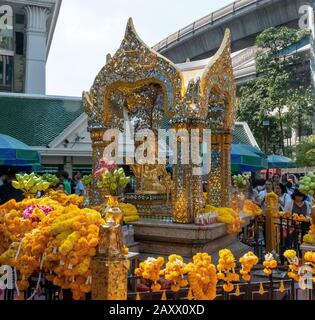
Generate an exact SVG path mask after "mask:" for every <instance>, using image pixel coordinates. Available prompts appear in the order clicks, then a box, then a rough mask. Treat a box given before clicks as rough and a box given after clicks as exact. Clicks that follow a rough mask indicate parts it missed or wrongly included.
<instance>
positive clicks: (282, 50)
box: [238, 27, 314, 154]
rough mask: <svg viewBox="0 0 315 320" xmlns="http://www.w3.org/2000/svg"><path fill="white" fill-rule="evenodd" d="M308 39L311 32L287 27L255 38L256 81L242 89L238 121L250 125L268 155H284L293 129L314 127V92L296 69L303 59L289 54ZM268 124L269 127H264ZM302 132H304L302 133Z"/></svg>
mask: <svg viewBox="0 0 315 320" xmlns="http://www.w3.org/2000/svg"><path fill="white" fill-rule="evenodd" d="M307 36H309V32H308V31H305V30H303V31H301V30H296V29H292V28H288V27H280V28H270V29H267V30H265V31H264V32H262V33H261V34H260V35H259V36H258V37H257V38H256V45H257V47H258V53H257V56H256V71H257V77H256V78H255V79H253V80H250V81H249V82H247V83H246V84H245V85H243V86H242V87H241V88H240V92H239V93H240V101H239V102H240V103H239V105H240V107H239V111H238V117H239V119H240V120H242V121H246V122H248V124H249V126H250V128H251V129H252V131H253V133H254V135H255V137H256V139H257V140H258V143H259V144H260V145H261V146H262V147H263V149H264V150H266V151H267V152H271V151H274V152H279V151H282V153H283V154H285V148H284V139H285V138H286V137H288V135H289V133H290V132H291V129H292V128H299V129H301V124H303V125H304V126H305V124H309V125H310V126H311V120H310V118H311V117H310V115H311V114H312V113H313V112H314V98H313V92H312V90H311V89H310V88H309V87H308V85H307V83H305V79H304V78H305V77H304V75H303V74H302V76H301V77H300V78H298V75H299V74H301V72H298V70H297V68H299V67H300V65H301V62H302V59H303V57H302V56H301V55H300V54H290V50H288V49H292V46H294V45H296V44H297V43H299V41H301V40H302V39H304V38H305V37H307ZM264 120H269V121H270V126H269V127H268V128H264V127H263V121H264ZM300 132H301V130H300Z"/></svg>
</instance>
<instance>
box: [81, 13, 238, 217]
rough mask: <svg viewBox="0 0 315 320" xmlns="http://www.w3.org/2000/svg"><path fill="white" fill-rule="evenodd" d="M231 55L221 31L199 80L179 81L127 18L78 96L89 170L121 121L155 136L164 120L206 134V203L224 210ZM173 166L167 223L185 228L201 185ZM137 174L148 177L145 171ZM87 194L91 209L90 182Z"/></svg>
mask: <svg viewBox="0 0 315 320" xmlns="http://www.w3.org/2000/svg"><path fill="white" fill-rule="evenodd" d="M230 53H231V33H230V31H229V30H228V29H227V30H226V32H225V36H224V39H223V42H222V44H221V47H220V48H219V50H218V52H217V53H216V54H215V56H214V57H213V58H212V59H211V60H210V62H209V64H208V66H207V67H206V68H205V69H204V70H203V73H202V74H201V77H200V78H197V79H196V78H193V79H191V78H188V79H187V83H184V76H183V73H182V71H180V70H179V69H178V68H177V67H176V66H175V65H174V64H173V63H172V62H171V61H169V60H168V59H166V58H165V57H163V56H161V55H160V54H159V53H157V52H155V51H154V50H152V49H151V48H149V47H148V46H147V45H146V44H145V43H144V42H143V41H142V40H141V39H140V38H139V36H138V34H137V32H136V31H135V28H134V26H133V22H132V19H131V18H130V19H129V20H128V23H127V27H126V32H125V36H124V39H123V41H122V43H121V45H120V48H119V49H118V51H117V52H116V53H115V55H114V56H113V57H112V58H109V59H108V61H107V63H106V65H105V66H104V67H103V68H102V69H101V71H100V72H99V73H98V75H97V76H96V78H95V81H94V84H93V86H92V87H91V89H90V91H89V92H83V105H84V108H85V111H86V113H87V114H88V130H89V131H90V132H91V137H92V148H93V171H94V172H95V170H97V164H98V160H99V159H100V157H102V156H103V151H104V148H105V142H103V139H102V137H103V135H104V132H105V130H106V129H110V128H115V129H120V130H121V131H123V130H124V123H125V121H126V120H130V119H131V120H132V123H133V124H135V132H136V131H137V130H141V129H144V128H146V129H153V131H154V132H155V133H156V132H157V129H159V128H161V127H160V124H161V122H163V121H164V122H165V119H166V121H167V120H169V121H170V124H171V126H172V127H173V128H174V129H176V130H177V129H180V128H186V129H188V130H189V131H190V130H192V129H196V128H197V129H203V128H211V129H212V132H213V136H212V145H213V150H214V154H215V158H214V160H215V161H214V162H213V163H214V164H213V166H212V170H211V172H210V174H209V175H208V181H209V183H208V185H210V189H209V192H208V200H209V202H211V199H216V200H215V201H214V204H221V205H222V204H226V205H228V202H229V192H230V191H229V187H230V180H229V179H230V177H229V172H230V162H229V158H230V146H231V129H232V127H233V124H234V117H235V112H236V106H237V102H236V88H235V83H234V76H233V68H232V62H231V56H230ZM157 165H158V164H157ZM140 166H143V165H140ZM174 167H175V168H174V174H173V185H175V188H174V190H175V191H174V193H175V195H174V196H173V201H174V204H173V218H174V217H175V219H174V221H177V222H181V221H183V222H185V223H189V222H192V221H193V219H194V217H195V216H196V214H198V212H199V209H200V207H201V199H202V180H201V177H196V176H194V175H192V165H188V166H187V165H185V166H182V165H181V164H180V163H178V164H177V165H175V166H174ZM143 168H145V166H143ZM183 168H184V170H182V169H183ZM138 169H139V168H138ZM151 169H152V168H151ZM177 169H178V170H177ZM140 171H141V170H140ZM141 172H142V171H141ZM141 176H142V177H150V172H148V174H147V173H146V172H143V174H142V173H141ZM147 187H148V184H146V189H147ZM93 189H94V190H95V192H94V201H93V200H92V202H95V203H98V202H100V201H101V197H100V192H99V190H97V187H96V183H94V185H93ZM210 198H211V199H210ZM219 199H221V200H220V203H219ZM176 208H177V209H176ZM178 208H179V209H178ZM176 210H178V212H179V211H180V212H181V213H180V215H181V218H180V219H176Z"/></svg>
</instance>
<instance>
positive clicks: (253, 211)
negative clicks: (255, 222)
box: [243, 199, 262, 216]
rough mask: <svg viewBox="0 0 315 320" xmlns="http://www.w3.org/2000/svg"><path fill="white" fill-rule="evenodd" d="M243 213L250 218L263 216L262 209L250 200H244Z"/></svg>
mask: <svg viewBox="0 0 315 320" xmlns="http://www.w3.org/2000/svg"><path fill="white" fill-rule="evenodd" d="M243 212H244V213H246V214H248V215H250V216H260V215H262V209H261V208H260V207H259V206H258V205H257V204H255V203H254V202H253V201H251V200H248V199H245V200H244V206H243Z"/></svg>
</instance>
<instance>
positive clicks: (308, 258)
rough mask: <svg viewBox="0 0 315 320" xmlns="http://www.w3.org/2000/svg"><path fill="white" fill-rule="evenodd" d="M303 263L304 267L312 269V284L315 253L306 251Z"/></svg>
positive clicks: (314, 274) (314, 273)
mask: <svg viewBox="0 0 315 320" xmlns="http://www.w3.org/2000/svg"><path fill="white" fill-rule="evenodd" d="M304 261H305V264H306V265H309V266H310V267H311V268H312V273H313V282H315V252H312V251H307V252H305V254H304Z"/></svg>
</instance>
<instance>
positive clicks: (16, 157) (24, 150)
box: [0, 134, 40, 167]
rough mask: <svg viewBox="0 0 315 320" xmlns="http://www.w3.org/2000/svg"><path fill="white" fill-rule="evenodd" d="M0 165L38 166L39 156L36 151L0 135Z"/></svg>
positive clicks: (13, 139)
mask: <svg viewBox="0 0 315 320" xmlns="http://www.w3.org/2000/svg"><path fill="white" fill-rule="evenodd" d="M0 165H1V166H22V167H29V166H38V165H40V156H39V153H38V152H37V151H36V150H33V149H32V148H30V147H29V146H27V145H26V144H25V143H23V142H21V141H19V140H17V139H15V138H12V137H10V136H7V135H5V134H0Z"/></svg>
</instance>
